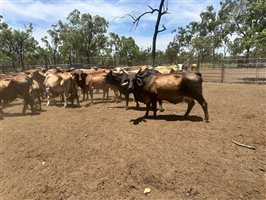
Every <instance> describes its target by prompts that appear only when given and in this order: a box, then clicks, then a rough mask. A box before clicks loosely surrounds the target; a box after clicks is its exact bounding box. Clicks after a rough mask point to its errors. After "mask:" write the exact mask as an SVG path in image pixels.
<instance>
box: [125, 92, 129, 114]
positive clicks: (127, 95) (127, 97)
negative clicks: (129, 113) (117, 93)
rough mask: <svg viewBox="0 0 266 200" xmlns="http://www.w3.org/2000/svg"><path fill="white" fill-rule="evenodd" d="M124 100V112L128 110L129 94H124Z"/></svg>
mask: <svg viewBox="0 0 266 200" xmlns="http://www.w3.org/2000/svg"><path fill="white" fill-rule="evenodd" d="M125 99H126V110H128V101H129V94H125Z"/></svg>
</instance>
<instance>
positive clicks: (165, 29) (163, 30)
mask: <svg viewBox="0 0 266 200" xmlns="http://www.w3.org/2000/svg"><path fill="white" fill-rule="evenodd" d="M162 27H163V29H161V30H158V32H157V33H160V32H163V31H165V30H166V28H165V26H164V24H163V25H162Z"/></svg>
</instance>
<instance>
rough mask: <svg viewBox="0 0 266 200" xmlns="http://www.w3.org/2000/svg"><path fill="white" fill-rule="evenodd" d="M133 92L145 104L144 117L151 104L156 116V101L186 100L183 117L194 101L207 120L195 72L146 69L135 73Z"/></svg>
mask: <svg viewBox="0 0 266 200" xmlns="http://www.w3.org/2000/svg"><path fill="white" fill-rule="evenodd" d="M133 84H134V85H135V89H134V93H135V96H136V97H137V100H138V101H141V102H143V103H145V104H146V113H145V117H147V116H148V114H149V110H150V107H151V105H152V108H153V111H154V117H156V111H157V108H156V102H157V101H162V100H166V101H168V102H170V103H174V104H176V103H179V102H182V101H186V102H187V103H188V108H187V111H186V113H185V117H186V116H188V115H189V113H190V111H191V109H192V108H193V106H194V104H195V102H194V99H195V100H196V101H197V102H198V103H199V104H200V105H201V107H202V109H203V111H204V115H205V118H204V120H205V121H206V122H207V121H208V120H209V116H208V108H207V102H206V101H205V99H204V97H203V95H202V78H201V74H199V73H197V74H195V73H175V74H158V73H155V72H154V70H150V69H146V70H145V71H140V72H139V73H137V74H136V79H135V81H134V82H133Z"/></svg>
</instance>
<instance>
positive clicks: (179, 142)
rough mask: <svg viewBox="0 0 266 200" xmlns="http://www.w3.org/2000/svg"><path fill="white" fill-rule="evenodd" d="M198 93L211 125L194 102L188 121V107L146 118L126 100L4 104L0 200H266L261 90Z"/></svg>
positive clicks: (240, 87) (217, 87)
mask: <svg viewBox="0 0 266 200" xmlns="http://www.w3.org/2000/svg"><path fill="white" fill-rule="evenodd" d="M203 89H204V96H205V98H206V100H207V102H208V106H209V114H210V122H209V123H204V122H202V117H203V111H202V109H201V107H200V106H199V104H197V103H196V105H195V107H194V109H193V110H192V113H191V116H190V117H189V118H188V119H186V120H185V119H184V118H183V117H182V115H183V114H184V113H185V110H186V104H184V103H182V104H177V105H173V104H169V103H164V104H163V106H164V108H165V111H164V112H163V113H158V114H159V116H158V118H157V119H152V118H149V119H147V120H146V121H141V116H143V115H144V112H145V111H144V109H143V108H144V105H143V104H141V107H142V109H138V110H137V109H135V103H134V102H133V101H132V102H130V109H129V110H128V111H126V110H125V109H124V105H125V102H119V103H118V104H116V103H115V102H113V101H111V100H110V101H108V102H102V101H101V99H100V98H98V99H97V103H95V104H94V105H89V103H88V101H86V102H82V103H81V107H80V108H73V107H69V108H65V109H64V108H62V106H63V105H62V104H61V103H60V102H59V103H58V104H57V106H51V107H46V105H45V102H44V103H43V109H44V111H42V112H41V113H40V114H38V115H33V116H32V115H30V114H27V115H26V116H23V115H22V114H20V112H21V110H22V105H21V104H20V103H21V102H20V101H15V102H13V103H11V105H10V106H9V107H6V108H5V109H4V112H5V117H4V120H1V121H0V127H1V129H0V130H1V151H0V156H1V166H0V170H1V177H0V181H1V187H0V199H3V200H9V199H15V200H18V199H40V200H43V199H49V200H50V199H71V200H77V199H104V200H106V199H114V200H119V199H132V200H133V199H135V200H144V199H145V200H146V199H147V200H148V199H150V200H168V199H169V200H170V199H182V200H183V199H213V200H215V199H219V200H220V199H222V200H224V199H230V200H231V199H232V200H236V199H246V200H251V199H254V200H255V199H256V200H257V199H259V200H260V199H261V200H263V199H266V195H265V191H266V172H265V170H266V160H265V158H266V148H265V146H266V139H265V138H266V137H265V135H266V127H265V119H266V116H265V115H266V86H264V85H244V84H226V83H224V84H220V83H204V85H203ZM97 96H98V97H100V95H97ZM28 113H29V111H28ZM232 140H235V141H237V142H240V143H243V144H246V145H251V146H254V147H255V148H256V150H252V149H248V148H245V147H241V146H238V145H236V144H234V143H232ZM145 188H150V189H151V192H150V193H148V194H146V195H145V194H144V193H143V191H144V189H145Z"/></svg>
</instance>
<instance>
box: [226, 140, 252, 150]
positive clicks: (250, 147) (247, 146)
mask: <svg viewBox="0 0 266 200" xmlns="http://www.w3.org/2000/svg"><path fill="white" fill-rule="evenodd" d="M231 142H233V143H234V144H236V145H238V146H241V147H246V148H248V149H254V150H256V148H255V147H253V146H249V145H245V144H241V143H238V142H236V141H234V140H232V141H231Z"/></svg>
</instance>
